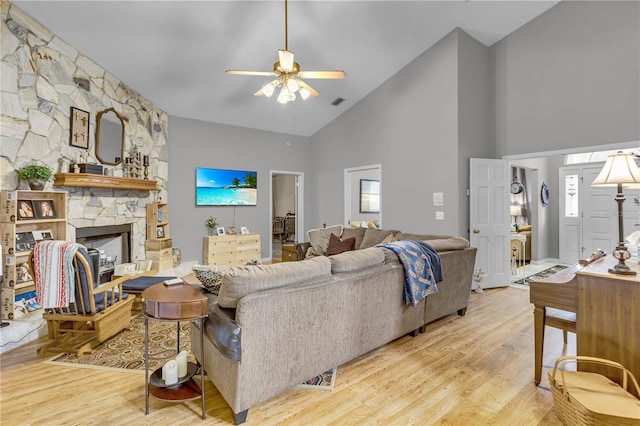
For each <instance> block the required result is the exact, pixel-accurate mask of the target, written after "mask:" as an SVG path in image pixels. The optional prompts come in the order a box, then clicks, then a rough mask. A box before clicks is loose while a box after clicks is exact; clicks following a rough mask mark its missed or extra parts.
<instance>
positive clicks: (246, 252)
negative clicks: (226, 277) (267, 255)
mask: <svg viewBox="0 0 640 426" xmlns="http://www.w3.org/2000/svg"><path fill="white" fill-rule="evenodd" d="M203 251H204V264H205V265H226V266H234V265H244V264H245V263H247V262H249V261H250V260H254V259H260V234H237V235H220V236H209V237H204V242H203Z"/></svg>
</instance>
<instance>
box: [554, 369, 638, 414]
mask: <svg viewBox="0 0 640 426" xmlns="http://www.w3.org/2000/svg"><path fill="white" fill-rule="evenodd" d="M568 362H576V363H577V362H589V363H596V364H603V365H607V366H609V367H616V368H618V369H620V370H621V371H622V377H623V378H622V387H620V385H618V384H616V383H614V382H612V381H611V380H609V379H608V378H606V377H605V376H602V375H600V374H596V373H588V372H581V371H565V370H562V369H560V370H558V367H563V366H564V365H565V364H566V363H568ZM557 371H559V372H560V374H559V375H557V374H556V372H557ZM628 377H630V378H631V380H630V382H631V384H633V385H634V386H635V389H636V392H638V393H640V387H639V386H638V382H637V381H636V379H635V377H633V375H632V374H631V373H630V372H629V370H627V369H626V368H624V367H623V366H622V365H620V364H618V363H617V362H613V361H609V360H606V359H600V358H593V357H586V356H564V357H560V358H558V359H557V360H556V363H555V365H554V366H553V371H549V385H550V386H551V392H552V394H553V403H554V408H555V411H556V414H557V415H558V417H559V418H560V420H561V421H562V423H564V424H565V425H571V426H573V425H580V426H582V425H594V426H595V425H613V426H617V425H621V426H632V425H633V426H640V400H638V399H637V398H635V397H634V396H633V395H632V394H630V393H629V392H627V391H626V389H627V383H628V379H627V378H628Z"/></svg>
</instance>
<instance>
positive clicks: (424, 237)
mask: <svg viewBox="0 0 640 426" xmlns="http://www.w3.org/2000/svg"><path fill="white" fill-rule="evenodd" d="M449 237H450V236H449V235H431V234H412V233H409V232H398V233H397V234H396V238H397V239H398V241H402V240H418V241H428V240H441V239H443V238H449Z"/></svg>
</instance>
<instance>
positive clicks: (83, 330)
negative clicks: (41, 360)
mask: <svg viewBox="0 0 640 426" xmlns="http://www.w3.org/2000/svg"><path fill="white" fill-rule="evenodd" d="M43 243H46V242H39V243H38V244H43ZM34 251H35V250H34ZM34 251H32V252H31V254H30V256H29V265H30V268H31V273H32V276H33V277H34V280H37V279H38V278H37V277H40V276H41V274H39V273H36V272H35V267H36V266H35V264H34V254H33V253H34ZM72 262H73V270H74V277H75V283H74V286H73V288H72V290H71V291H74V292H75V302H72V303H70V304H69V306H67V307H63V308H50V309H45V312H44V314H43V315H42V317H43V318H44V319H45V320H46V321H47V327H48V333H49V339H52V341H51V342H49V343H47V344H45V345H44V346H42V347H41V348H40V349H38V354H39V355H41V356H42V355H44V354H45V353H46V352H56V353H75V354H77V355H78V356H80V355H82V354H84V353H88V352H91V348H92V347H94V346H95V345H97V344H99V343H101V342H104V341H105V340H107V339H108V338H110V337H112V336H114V335H115V334H117V333H119V332H120V331H122V330H124V329H128V328H130V327H131V306H132V305H133V301H134V298H133V297H128V296H129V295H128V294H126V293H124V291H123V288H122V283H123V282H124V281H126V280H128V279H130V278H133V277H122V278H118V279H115V280H113V281H111V282H108V283H105V284H102V285H100V284H99V283H98V282H97V281H96V280H94V274H93V268H92V266H91V265H92V262H91V258H90V256H89V254H88V252H87V250H86V248H84V247H81V248H79V249H78V250H77V251H76V253H75V254H74V255H73V259H72ZM48 266H49V265H40V267H41V268H42V267H48ZM40 284H42V285H46V283H36V289H41V288H42V286H41V285H40ZM38 296H39V300H40V295H38Z"/></svg>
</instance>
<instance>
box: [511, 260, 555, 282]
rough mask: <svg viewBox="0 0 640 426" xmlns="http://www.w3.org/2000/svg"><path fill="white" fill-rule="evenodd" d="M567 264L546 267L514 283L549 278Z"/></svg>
mask: <svg viewBox="0 0 640 426" xmlns="http://www.w3.org/2000/svg"><path fill="white" fill-rule="evenodd" d="M566 268H567V267H566V266H565V265H555V266H552V267H551V268H548V269H545V270H544V271H541V272H538V273H537V274H533V275H529V276H528V277H524V278H521V279H519V280H516V281H514V282H513V283H512V284H520V285H529V283H530V282H531V281H536V280H539V279H541V278H547V277H548V276H549V275H553V274H555V273H556V272H559V271H562V270H563V269H566Z"/></svg>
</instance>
